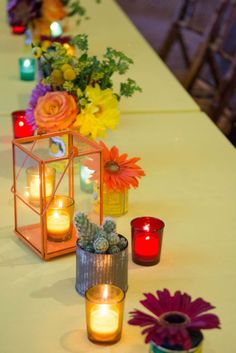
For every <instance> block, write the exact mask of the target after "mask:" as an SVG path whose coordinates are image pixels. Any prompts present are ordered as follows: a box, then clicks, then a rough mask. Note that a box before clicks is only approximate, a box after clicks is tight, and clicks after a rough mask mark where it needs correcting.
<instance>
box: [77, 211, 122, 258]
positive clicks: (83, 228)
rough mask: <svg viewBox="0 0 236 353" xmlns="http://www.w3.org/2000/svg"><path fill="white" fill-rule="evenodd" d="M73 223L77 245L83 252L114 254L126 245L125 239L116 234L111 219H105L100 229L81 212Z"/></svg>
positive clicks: (113, 222) (114, 224)
mask: <svg viewBox="0 0 236 353" xmlns="http://www.w3.org/2000/svg"><path fill="white" fill-rule="evenodd" d="M74 223H75V227H76V229H77V233H78V236H79V241H78V244H79V246H80V247H81V248H82V249H83V250H85V251H89V252H95V253H97V254H115V253H118V252H120V251H122V250H124V249H125V248H126V247H127V245H128V241H127V239H126V238H124V237H122V236H119V235H118V234H117V233H116V223H115V221H114V220H113V219H112V218H106V219H105V221H104V223H103V225H102V227H98V226H97V225H96V224H95V223H91V222H90V221H89V219H88V217H87V216H86V215H85V214H84V213H83V212H79V213H77V214H76V215H75V218H74Z"/></svg>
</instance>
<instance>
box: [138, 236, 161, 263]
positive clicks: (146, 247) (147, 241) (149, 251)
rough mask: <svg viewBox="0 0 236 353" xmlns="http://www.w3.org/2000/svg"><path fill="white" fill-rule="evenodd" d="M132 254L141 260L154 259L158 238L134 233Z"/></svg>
mask: <svg viewBox="0 0 236 353" xmlns="http://www.w3.org/2000/svg"><path fill="white" fill-rule="evenodd" d="M134 252H135V255H136V256H138V257H140V258H142V259H147V260H150V259H154V258H155V257H156V256H157V255H158V253H159V237H157V236H156V235H155V234H152V233H148V232H143V233H136V234H135V243H134Z"/></svg>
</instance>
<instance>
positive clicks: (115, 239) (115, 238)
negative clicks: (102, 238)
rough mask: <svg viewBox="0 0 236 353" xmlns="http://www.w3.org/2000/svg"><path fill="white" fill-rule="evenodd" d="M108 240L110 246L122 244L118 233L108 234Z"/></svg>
mask: <svg viewBox="0 0 236 353" xmlns="http://www.w3.org/2000/svg"><path fill="white" fill-rule="evenodd" d="M107 240H108V243H109V245H110V246H113V245H118V244H119V242H120V237H119V235H118V234H117V233H115V232H112V233H109V234H108V236H107Z"/></svg>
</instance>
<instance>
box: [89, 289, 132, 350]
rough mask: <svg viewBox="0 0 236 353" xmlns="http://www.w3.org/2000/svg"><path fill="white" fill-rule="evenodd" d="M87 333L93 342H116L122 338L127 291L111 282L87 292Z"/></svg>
mask: <svg viewBox="0 0 236 353" xmlns="http://www.w3.org/2000/svg"><path fill="white" fill-rule="evenodd" d="M85 298H86V321H87V334H88V338H89V340H90V341H92V342H96V343H110V344H111V343H115V342H117V341H119V339H120V338H121V332H122V322H123V311H124V300H125V293H124V292H123V290H122V289H120V288H119V287H116V286H114V285H111V284H98V285H96V286H94V287H91V288H89V289H88V290H87V291H86V293H85Z"/></svg>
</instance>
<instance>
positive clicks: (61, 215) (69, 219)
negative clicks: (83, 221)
mask: <svg viewBox="0 0 236 353" xmlns="http://www.w3.org/2000/svg"><path fill="white" fill-rule="evenodd" d="M73 215H74V200H73V199H72V198H71V197H69V196H64V195H56V196H54V198H53V200H52V202H51V204H50V206H49V208H48V210H47V213H46V223H47V237H48V239H49V240H51V241H55V242H61V241H66V240H69V239H70V238H71V236H72V231H73Z"/></svg>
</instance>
